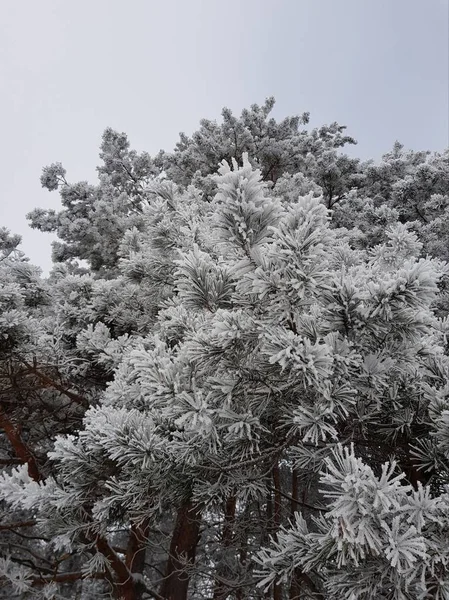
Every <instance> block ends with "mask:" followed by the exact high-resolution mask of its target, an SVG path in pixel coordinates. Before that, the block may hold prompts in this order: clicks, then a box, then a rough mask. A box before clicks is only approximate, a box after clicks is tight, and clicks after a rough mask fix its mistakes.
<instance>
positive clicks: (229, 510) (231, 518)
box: [213, 495, 237, 600]
mask: <svg viewBox="0 0 449 600" xmlns="http://www.w3.org/2000/svg"><path fill="white" fill-rule="evenodd" d="M236 505H237V500H236V497H235V495H232V496H230V497H229V498H228V499H227V500H226V504H225V511H224V523H223V534H222V538H221V543H222V546H223V548H224V549H225V551H226V550H227V549H229V547H230V546H231V543H232V538H233V527H234V522H235V509H236ZM217 575H218V579H217V580H216V582H215V589H214V596H213V598H214V600H225V598H226V597H227V596H228V593H229V590H227V588H226V585H224V584H223V583H222V581H221V580H220V578H223V577H225V576H226V575H227V572H226V569H223V568H221V569H219V570H218V573H217Z"/></svg>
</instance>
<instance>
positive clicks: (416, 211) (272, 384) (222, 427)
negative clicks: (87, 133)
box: [0, 99, 449, 600]
mask: <svg viewBox="0 0 449 600" xmlns="http://www.w3.org/2000/svg"><path fill="white" fill-rule="evenodd" d="M273 104H274V100H273V99H268V100H267V101H266V103H265V104H264V105H263V106H257V105H253V106H252V107H251V108H250V109H249V110H244V111H243V112H242V115H241V116H240V117H239V118H237V117H235V116H233V115H232V113H231V112H230V111H229V110H227V109H224V111H223V121H222V123H220V124H218V123H216V122H215V121H208V120H203V121H202V122H201V125H200V129H199V130H198V131H197V132H195V133H194V134H193V135H192V136H191V137H188V136H186V135H184V134H181V137H180V141H179V143H178V144H177V146H176V148H175V150H174V151H173V152H171V153H168V152H162V151H161V152H160V153H159V154H158V155H156V156H154V157H151V156H150V155H148V154H147V153H142V154H138V153H137V152H135V151H133V150H130V148H129V143H128V140H127V137H126V136H125V135H124V134H120V133H117V132H115V131H113V130H111V129H107V130H106V131H105V133H104V135H103V140H102V144H101V152H100V159H101V165H100V166H99V167H98V183H97V184H96V185H91V184H89V183H87V182H79V183H70V182H69V181H68V180H67V179H66V171H65V169H64V168H63V166H62V165H61V164H60V163H55V164H52V165H50V166H49V167H46V168H44V170H43V174H42V178H41V182H42V185H43V186H44V187H46V188H47V189H48V190H50V191H55V190H58V191H59V194H60V197H61V203H62V207H61V210H59V211H55V210H42V209H36V210H34V211H33V212H32V213H31V214H30V215H29V219H30V222H31V226H32V227H34V228H37V229H40V230H42V231H52V232H56V234H57V236H58V242H56V243H55V244H54V247H53V258H54V267H53V269H52V272H51V273H50V275H49V277H48V278H42V277H41V275H40V272H39V269H38V268H36V267H33V266H32V265H31V264H30V262H29V261H28V259H27V258H26V257H25V256H24V255H23V253H22V252H21V251H20V250H19V244H20V239H19V237H18V236H13V235H11V234H10V233H9V232H8V231H7V230H5V229H1V230H0V251H1V256H0V306H1V311H0V466H1V473H0V513H1V514H0V534H1V535H0V549H1V552H0V578H1V579H0V580H1V586H0V598H23V599H36V600H37V599H40V600H42V599H49V600H50V599H55V600H56V599H58V598H59V599H60V598H78V599H80V600H94V599H97V598H115V599H117V600H118V599H119V598H123V599H125V600H144V599H147V598H153V599H156V600H185V599H187V598H189V599H190V598H191V599H195V600H196V599H198V600H199V599H210V600H225V599H227V598H229V599H234V600H256V599H257V600H259V599H264V598H272V599H273V600H287V599H290V600H294V599H295V600H306V599H320V600H337V599H345V600H356V599H359V598H360V599H362V598H366V599H373V600H374V599H379V600H382V599H385V600H387V599H388V600H390V599H391V600H406V599H410V600H411V599H420V600H425V599H428V598H433V599H435V600H449V462H448V460H449V356H448V334H449V320H448V316H447V314H448V308H449V298H448V292H447V287H448V284H447V276H448V273H449V271H448V267H447V263H446V262H445V261H446V260H448V258H449V250H448V248H449V225H448V223H449V151H447V152H445V153H440V154H439V153H433V154H432V153H430V152H411V151H410V152H406V151H404V149H403V148H402V146H401V145H400V144H399V143H396V144H395V146H394V148H393V150H392V151H391V152H390V153H388V154H386V155H384V157H383V158H382V160H381V161H380V162H379V163H375V162H373V161H369V162H362V161H360V160H358V159H353V158H350V157H348V156H347V155H345V154H344V153H343V152H342V148H343V147H344V146H345V145H346V144H348V143H349V144H353V143H355V142H354V140H353V139H352V138H351V137H349V136H346V135H345V128H344V127H342V126H340V125H338V124H337V123H334V124H331V125H329V126H323V127H321V128H319V129H313V130H308V129H307V128H304V129H301V127H305V126H306V125H307V123H308V114H307V113H306V114H304V115H303V116H302V117H290V118H287V119H284V120H283V121H281V122H277V121H275V120H274V119H272V118H270V112H271V109H272V108H273Z"/></svg>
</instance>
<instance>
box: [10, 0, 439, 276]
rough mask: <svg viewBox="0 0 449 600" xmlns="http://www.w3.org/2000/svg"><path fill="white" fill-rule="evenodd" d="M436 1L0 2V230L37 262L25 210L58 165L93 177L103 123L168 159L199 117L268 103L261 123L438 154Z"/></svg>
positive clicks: (44, 238)
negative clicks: (303, 120) (44, 173)
mask: <svg viewBox="0 0 449 600" xmlns="http://www.w3.org/2000/svg"><path fill="white" fill-rule="evenodd" d="M448 4H449V0H270V1H268V0H226V1H225V2H223V1H221V0H157V1H156V0H126V1H125V0H76V2H70V1H67V0H28V1H27V0H22V1H21V2H15V1H14V0H0V8H1V19H0V91H1V94H0V114H1V115H2V128H1V133H2V143H1V146H0V152H1V156H0V161H1V162H0V164H1V168H2V176H1V178H0V201H1V203H0V225H5V226H7V227H8V228H10V229H11V231H13V232H14V233H20V234H21V235H22V236H23V249H24V251H25V252H26V253H27V255H28V256H30V258H31V260H32V262H34V263H35V264H39V265H40V266H42V267H44V269H45V270H46V271H47V270H48V268H49V266H50V236H49V235H48V234H43V233H40V232H35V231H32V230H31V229H30V228H29V227H28V225H27V222H26V219H25V214H26V213H27V212H29V211H30V210H31V209H32V208H34V207H36V206H40V207H44V208H50V207H53V208H57V207H58V206H59V197H58V195H57V193H55V192H53V193H52V194H50V193H49V192H47V191H46V190H42V189H41V188H40V183H39V177H40V172H41V169H42V167H43V166H44V165H47V164H49V163H51V162H56V161H60V162H62V163H63V165H64V166H65V168H66V169H67V173H68V178H69V180H70V181H76V180H81V179H83V180H86V179H87V180H90V181H95V167H96V166H97V164H98V159H97V156H98V147H99V143H100V139H101V134H102V132H103V130H104V129H105V127H107V126H110V127H113V128H115V129H118V130H120V131H125V132H126V133H127V134H128V136H129V139H130V142H131V146H132V147H134V148H136V149H137V150H139V151H140V150H147V151H148V152H150V153H151V154H152V153H155V152H157V151H158V150H159V149H160V148H164V149H166V150H170V149H172V148H173V146H174V144H175V143H176V141H177V138H178V133H179V132H180V131H185V132H186V133H189V134H190V133H192V132H193V131H194V130H195V128H196V127H197V125H198V122H199V120H200V119H201V118H203V117H206V118H211V119H214V118H216V119H219V118H220V113H221V109H222V107H223V106H228V107H229V108H231V109H232V110H233V111H235V112H236V113H240V111H241V109H242V108H244V107H247V106H249V105H250V104H252V103H254V102H256V103H259V104H260V103H262V102H263V101H264V99H265V98H266V97H267V96H270V95H274V96H275V97H276V100H277V104H276V107H275V109H274V116H275V117H277V118H281V117H284V116H287V115H292V114H301V113H302V112H304V111H310V112H311V125H312V126H315V125H320V124H323V123H329V122H331V121H338V122H340V123H342V124H345V125H347V126H348V132H349V133H350V134H351V135H353V136H354V137H355V138H356V139H357V140H358V141H359V145H358V146H357V147H356V148H355V150H354V151H352V150H351V154H357V155H358V156H361V157H362V158H369V157H373V158H379V157H380V156H381V155H382V154H383V153H384V152H386V151H388V150H389V149H390V148H391V146H392V144H393V143H394V141H395V140H396V139H399V140H400V141H401V142H402V143H403V144H405V146H406V147H408V148H412V149H415V150H420V149H430V150H443V149H444V148H445V147H447V146H449V125H448V113H449V106H448V104H449V103H448V88H449V66H448V56H449V50H448V38H449V15H448V12H449V10H448Z"/></svg>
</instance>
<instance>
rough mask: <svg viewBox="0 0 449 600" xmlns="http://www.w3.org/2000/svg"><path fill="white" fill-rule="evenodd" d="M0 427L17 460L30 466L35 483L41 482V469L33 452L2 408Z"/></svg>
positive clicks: (29, 473)
mask: <svg viewBox="0 0 449 600" xmlns="http://www.w3.org/2000/svg"><path fill="white" fill-rule="evenodd" d="M0 427H1V428H2V429H3V430H4V432H5V434H6V437H7V438H8V441H9V443H10V444H11V446H12V448H13V450H14V452H15V453H16V456H17V458H18V459H19V460H20V461H21V462H22V463H24V464H26V465H27V466H28V475H29V476H30V477H31V479H33V480H34V481H40V480H41V474H40V472H39V467H38V464H37V461H36V458H35V457H34V455H33V453H32V452H31V450H30V449H29V448H28V446H27V445H26V443H25V442H24V441H23V440H22V437H21V435H20V429H19V427H17V426H16V425H14V424H13V423H12V421H10V419H9V418H8V417H7V416H6V413H5V412H4V411H3V410H2V409H1V408H0Z"/></svg>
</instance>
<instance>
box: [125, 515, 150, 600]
mask: <svg viewBox="0 0 449 600" xmlns="http://www.w3.org/2000/svg"><path fill="white" fill-rule="evenodd" d="M149 525H150V521H149V519H145V520H144V522H143V523H141V524H140V525H137V524H136V523H133V524H132V525H131V529H130V532H129V538H128V545H127V548H126V558H125V564H126V566H127V567H128V569H129V570H130V571H131V573H132V574H133V575H134V574H138V575H142V574H143V571H144V568H145V554H146V550H147V547H146V542H147V536H148V529H149ZM135 587H136V600H140V599H141V597H142V593H143V586H138V585H136V586H135Z"/></svg>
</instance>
